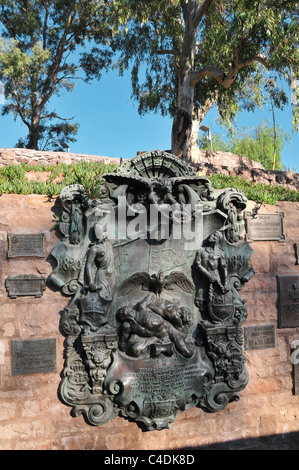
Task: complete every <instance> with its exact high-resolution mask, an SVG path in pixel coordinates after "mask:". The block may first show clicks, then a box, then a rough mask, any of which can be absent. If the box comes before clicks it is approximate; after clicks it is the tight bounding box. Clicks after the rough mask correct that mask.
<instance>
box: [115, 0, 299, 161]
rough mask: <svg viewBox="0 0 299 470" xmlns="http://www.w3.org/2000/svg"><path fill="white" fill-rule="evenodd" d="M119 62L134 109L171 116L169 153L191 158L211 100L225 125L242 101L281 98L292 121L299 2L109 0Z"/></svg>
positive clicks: (257, 103) (247, 105) (254, 102)
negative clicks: (128, 78) (268, 95)
mask: <svg viewBox="0 0 299 470" xmlns="http://www.w3.org/2000/svg"><path fill="white" fill-rule="evenodd" d="M110 11H111V13H112V16H113V21H114V24H117V27H118V28H119V29H117V30H116V31H115V35H114V39H113V44H114V48H115V49H116V50H118V51H119V53H120V57H119V61H118V66H119V68H120V70H121V71H122V70H123V69H124V68H129V67H131V70H132V90H133V91H132V94H133V96H134V97H135V98H136V99H137V100H138V102H139V112H140V113H141V114H142V113H145V112H148V111H155V112H161V113H162V115H165V114H170V115H171V116H173V126H172V152H173V153H174V154H176V155H177V156H179V157H181V158H184V159H185V160H192V161H196V160H197V159H198V158H199V152H198V129H199V126H200V124H201V122H202V120H203V118H204V116H205V115H206V113H207V112H208V111H209V109H210V108H211V107H212V106H213V105H214V104H216V105H217V107H218V111H219V114H220V117H221V120H222V122H224V123H226V124H230V123H231V121H232V120H233V119H234V117H235V116H236V115H237V112H238V110H240V109H242V108H246V109H255V107H256V106H261V105H262V103H263V102H264V100H265V86H266V85H267V83H269V80H270V82H271V83H272V91H273V89H274V88H275V87H276V92H275V93H274V94H273V96H274V95H275V105H276V106H283V105H284V104H285V103H286V102H287V93H286V91H284V90H283V89H281V87H280V86H279V84H280V80H281V79H282V78H283V79H284V80H285V79H286V80H287V83H288V84H289V85H290V86H291V87H292V91H293V98H292V103H293V111H294V120H293V124H294V128H297V127H298V106H297V97H298V86H297V79H298V73H299V72H298V64H299V53H298V2H296V1H293V0H144V1H142V0H115V1H114V2H113V4H112V5H111V9H110ZM273 84H274V86H273Z"/></svg>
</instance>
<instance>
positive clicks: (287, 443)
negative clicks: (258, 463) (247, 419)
mask: <svg viewBox="0 0 299 470" xmlns="http://www.w3.org/2000/svg"><path fill="white" fill-rule="evenodd" d="M298 449H299V432H291V433H286V434H272V435H269V436H261V437H257V438H248V439H246V438H244V439H236V440H233V441H226V442H219V443H216V444H211V445H206V446H198V447H188V448H186V450H191V451H195V450H298Z"/></svg>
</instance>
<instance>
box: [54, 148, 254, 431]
mask: <svg viewBox="0 0 299 470" xmlns="http://www.w3.org/2000/svg"><path fill="white" fill-rule="evenodd" d="M102 179H103V183H102V184H100V185H98V186H97V187H96V188H95V191H96V193H97V196H96V198H95V199H93V200H91V199H90V197H89V196H88V195H87V194H86V193H85V191H84V189H83V188H82V186H80V185H71V186H68V187H67V188H65V189H64V190H63V191H62V192H61V194H60V201H61V205H62V215H61V219H60V225H59V228H60V231H61V234H62V240H61V241H60V242H59V243H58V244H57V245H56V247H55V248H54V249H53V251H52V256H53V257H54V259H55V260H56V267H55V268H54V269H53V272H52V274H51V275H50V276H49V283H52V286H53V287H56V288H59V289H61V292H62V293H63V294H64V295H67V296H69V297H70V303H69V305H68V306H67V307H66V308H65V310H64V312H63V314H62V318H61V328H62V330H63V332H64V334H65V335H66V336H67V341H66V351H65V357H66V362H65V368H64V377H63V379H62V382H61V385H60V396H61V398H62V400H63V401H64V402H65V403H66V404H68V405H70V406H72V407H73V412H74V414H75V415H79V414H83V415H84V417H85V419H86V420H87V422H88V423H90V424H93V425H100V424H103V423H105V422H107V421H109V420H110V419H112V418H114V417H116V416H118V415H121V416H123V417H125V418H127V419H130V420H134V421H136V422H138V423H139V424H140V425H141V426H142V427H143V428H144V429H145V430H159V429H164V428H167V427H169V426H170V425H171V423H172V422H173V421H174V420H175V419H176V417H177V415H178V414H179V413H181V412H182V411H184V410H185V409H188V408H190V407H192V406H199V407H201V408H202V409H203V410H205V411H209V412H210V411H218V410H222V409H223V408H225V406H226V405H227V404H228V403H229V402H230V401H233V400H238V398H239V395H238V392H240V391H241V390H243V389H244V387H245V386H246V384H247V381H248V374H247V370H246V367H245V358H244V355H243V351H242V343H243V331H242V327H241V325H242V324H243V323H244V321H245V319H246V316H247V311H246V305H245V301H244V300H242V299H241V297H240V295H239V291H240V290H241V289H242V288H243V286H244V285H245V283H246V282H248V281H249V280H250V279H251V277H252V276H253V275H254V271H253V269H252V268H250V267H249V266H248V259H249V256H250V254H251V253H252V249H251V248H250V246H249V244H248V243H247V242H246V241H244V236H243V232H244V220H243V211H244V210H245V208H246V203H247V201H246V198H245V197H244V195H243V193H241V192H240V191H238V190H235V189H232V188H230V189H226V190H214V189H213V188H212V187H211V184H210V181H209V180H208V179H207V178H203V177H197V176H196V174H195V173H194V172H193V170H192V168H191V167H189V166H188V165H186V164H185V163H183V162H182V161H181V160H179V159H177V158H176V157H174V156H173V155H170V154H168V153H166V152H160V151H153V152H148V153H145V154H142V155H140V156H138V157H135V158H133V159H131V160H128V161H127V162H125V163H124V164H122V165H121V166H120V167H119V168H118V169H117V171H115V172H114V173H111V174H106V175H103V177H102Z"/></svg>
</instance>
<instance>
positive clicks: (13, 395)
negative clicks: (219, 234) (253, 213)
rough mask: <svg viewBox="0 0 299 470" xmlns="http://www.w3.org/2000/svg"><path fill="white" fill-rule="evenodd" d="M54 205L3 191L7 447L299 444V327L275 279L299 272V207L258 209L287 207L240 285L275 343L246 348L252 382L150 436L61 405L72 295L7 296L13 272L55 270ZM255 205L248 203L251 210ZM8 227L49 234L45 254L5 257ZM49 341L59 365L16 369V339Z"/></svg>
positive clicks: (2, 361)
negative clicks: (296, 375) (282, 316)
mask: <svg viewBox="0 0 299 470" xmlns="http://www.w3.org/2000/svg"><path fill="white" fill-rule="evenodd" d="M53 206H54V202H53V200H52V201H49V200H48V199H47V198H46V197H44V196H39V195H29V196H23V195H7V194H3V195H2V196H1V197H0V215H1V216H0V241H1V248H2V263H1V285H0V299H1V302H0V345H1V348H0V376H1V383H0V449H7V450H10V449H16V450H21V449H32V450H35V449H43V450H47V449H48V450H55V449H58V450H73V449H86V450H89V449H99V450H124V449H125V450H147V449H149V450H153V449H155V450H169V449H175V450H179V449H198V448H210V446H212V447H213V446H214V447H215V448H217V446H218V447H219V446H220V448H228V449H251V448H283V449H287V448H299V440H296V439H295V441H294V439H293V437H294V435H296V436H297V434H296V433H298V435H299V396H296V395H293V378H292V363H291V343H292V341H293V340H295V339H299V328H284V329H278V328H277V305H276V304H277V286H276V275H277V274H290V273H295V274H299V266H298V265H297V264H296V258H295V251H294V243H298V242H299V232H298V226H299V204H297V203H286V202H284V203H280V204H278V205H276V206H263V207H262V208H261V209H260V212H277V211H283V212H284V214H285V217H284V230H285V234H286V241H285V242H283V243H280V242H276V241H275V242H271V241H267V242H253V243H252V244H251V246H252V248H253V250H254V253H253V254H252V255H251V257H250V264H251V265H252V266H253V267H254V270H255V272H256V274H255V277H254V278H253V279H252V280H251V281H250V282H249V283H248V284H247V286H246V288H245V290H243V291H242V297H243V298H245V299H246V301H247V307H248V319H247V321H246V323H245V326H250V325H265V324H273V325H274V326H275V336H276V346H275V347H272V348H268V349H259V350H247V351H245V356H246V360H247V368H248V371H249V376H250V378H249V383H248V385H247V387H246V389H245V390H244V391H242V392H241V394H240V395H241V398H240V400H239V401H238V402H234V403H231V404H229V405H228V406H227V408H226V409H225V410H223V411H220V412H217V413H205V412H204V411H202V410H201V409H199V408H191V409H189V410H187V411H185V412H183V413H182V414H181V415H179V416H178V418H177V420H176V421H175V422H174V423H173V424H172V426H171V428H170V429H166V430H162V431H151V432H145V433H144V432H142V430H141V429H140V428H139V427H138V426H137V425H136V424H135V423H131V422H128V421H126V420H125V419H123V418H120V417H118V418H116V419H114V420H111V421H110V422H108V423H107V424H105V425H103V426H100V427H94V426H90V425H88V424H86V423H85V421H84V419H83V417H82V416H79V417H72V416H71V414H70V408H69V407H68V406H67V405H65V404H63V403H61V401H60V399H59V396H58V388H59V383H60V372H61V371H62V369H63V341H64V337H63V336H62V335H61V333H60V331H59V321H60V312H61V311H62V309H63V308H64V307H65V306H66V305H67V303H68V298H66V297H63V296H62V295H61V294H60V293H59V292H53V291H52V290H50V289H49V288H47V289H46V290H45V292H44V294H43V296H42V297H41V298H34V297H18V298H17V299H11V298H9V297H8V294H7V291H6V288H5V279H6V278H7V277H8V276H12V275H20V274H33V275H42V276H44V277H47V276H48V275H49V274H50V273H51V272H52V267H51V263H50V259H49V258H48V255H49V253H50V251H51V250H52V248H53V247H54V246H55V245H56V243H57V238H56V236H55V232H54V231H51V227H52V225H53ZM253 207H254V203H253V202H250V203H249V207H248V210H252V208H253ZM8 233H23V234H25V233H44V235H45V251H46V256H45V258H29V259H26V258H24V257H23V258H22V257H21V258H9V259H8V258H7V248H8V244H7V234H8ZM46 338H55V339H56V347H57V371H56V372H47V373H36V374H18V375H13V374H12V355H11V343H12V341H13V340H26V339H46ZM294 433H295V434H294Z"/></svg>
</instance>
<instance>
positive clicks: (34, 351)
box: [11, 338, 57, 375]
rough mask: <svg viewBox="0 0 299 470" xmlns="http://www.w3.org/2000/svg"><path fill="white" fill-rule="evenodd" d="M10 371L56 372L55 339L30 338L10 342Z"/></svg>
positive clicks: (31, 372) (20, 372)
mask: <svg viewBox="0 0 299 470" xmlns="http://www.w3.org/2000/svg"><path fill="white" fill-rule="evenodd" d="M11 350H12V373H13V375H17V374H37V373H44V372H56V370H57V366H56V339H55V338H49V339H31V340H17V341H12V342H11Z"/></svg>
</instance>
